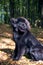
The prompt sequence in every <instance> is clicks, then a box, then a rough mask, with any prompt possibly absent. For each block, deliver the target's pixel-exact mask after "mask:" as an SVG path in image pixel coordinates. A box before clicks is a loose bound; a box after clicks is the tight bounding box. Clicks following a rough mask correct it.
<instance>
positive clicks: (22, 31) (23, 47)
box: [10, 17, 43, 60]
mask: <svg viewBox="0 0 43 65" xmlns="http://www.w3.org/2000/svg"><path fill="white" fill-rule="evenodd" d="M10 21H11V25H12V27H13V33H14V34H13V40H14V41H15V42H16V48H15V50H14V60H19V59H20V58H21V56H22V55H27V56H28V57H30V58H31V59H32V60H43V46H42V45H41V43H40V42H39V41H38V40H37V39H36V38H35V37H34V36H33V34H32V33H31V32H30V28H31V27H30V23H29V21H28V20H27V19H25V18H23V17H20V18H17V19H14V18H12V19H11V20H10Z"/></svg>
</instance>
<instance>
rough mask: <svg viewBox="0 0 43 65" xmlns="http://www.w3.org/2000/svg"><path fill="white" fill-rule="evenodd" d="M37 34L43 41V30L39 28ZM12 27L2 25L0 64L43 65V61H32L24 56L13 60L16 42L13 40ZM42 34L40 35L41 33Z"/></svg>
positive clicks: (0, 26)
mask: <svg viewBox="0 0 43 65" xmlns="http://www.w3.org/2000/svg"><path fill="white" fill-rule="evenodd" d="M34 31H35V30H34V29H33V30H32V32H33V33H35V36H36V37H37V39H38V40H39V41H40V42H42V43H43V30H42V29H41V30H40V29H38V30H37V31H38V32H37V34H36V32H34ZM12 33H13V32H12V28H11V26H9V25H5V24H3V25H0V65H43V61H32V60H30V59H27V58H26V57H24V56H23V57H22V58H21V59H20V60H19V61H13V59H12V56H13V51H14V49H15V42H14V41H13V40H12ZM39 34H40V35H39Z"/></svg>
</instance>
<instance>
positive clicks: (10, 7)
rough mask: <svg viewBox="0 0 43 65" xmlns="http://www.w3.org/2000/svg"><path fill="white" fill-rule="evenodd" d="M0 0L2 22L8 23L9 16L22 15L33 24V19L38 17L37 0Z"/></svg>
mask: <svg viewBox="0 0 43 65" xmlns="http://www.w3.org/2000/svg"><path fill="white" fill-rule="evenodd" d="M0 2H1V3H0V10H1V11H0V16H1V18H0V20H1V21H3V19H2V18H3V16H2V14H3V15H4V23H9V18H10V17H15V18H16V17H20V16H23V17H25V18H27V19H28V20H29V21H30V23H31V24H32V25H33V26H34V24H35V20H37V19H39V12H38V0H1V1H0ZM2 9H3V11H2ZM2 23H3V22H2Z"/></svg>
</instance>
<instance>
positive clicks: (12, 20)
mask: <svg viewBox="0 0 43 65" xmlns="http://www.w3.org/2000/svg"><path fill="white" fill-rule="evenodd" d="M16 21H17V19H15V18H11V19H10V23H11V25H12V26H14V24H15V23H16Z"/></svg>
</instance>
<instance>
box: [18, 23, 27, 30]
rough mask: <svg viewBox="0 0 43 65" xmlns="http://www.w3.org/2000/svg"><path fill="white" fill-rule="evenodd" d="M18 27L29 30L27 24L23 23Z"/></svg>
mask: <svg viewBox="0 0 43 65" xmlns="http://www.w3.org/2000/svg"><path fill="white" fill-rule="evenodd" d="M18 26H19V27H21V28H23V29H26V28H27V26H26V24H25V23H22V22H19V24H18Z"/></svg>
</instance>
